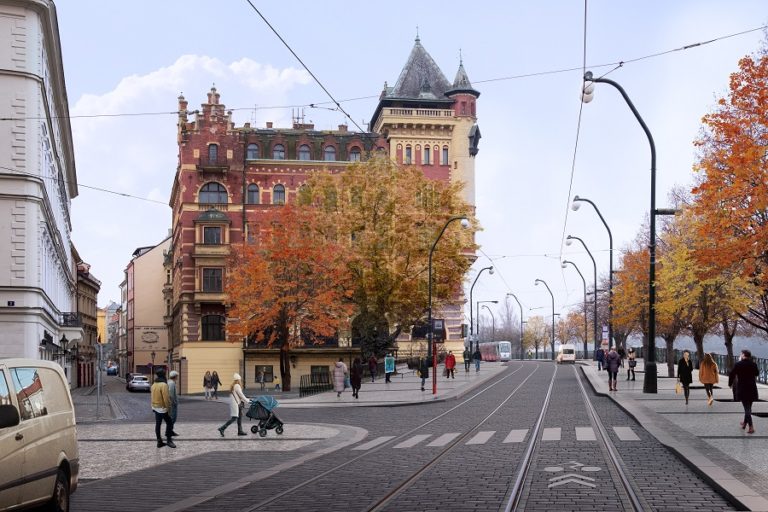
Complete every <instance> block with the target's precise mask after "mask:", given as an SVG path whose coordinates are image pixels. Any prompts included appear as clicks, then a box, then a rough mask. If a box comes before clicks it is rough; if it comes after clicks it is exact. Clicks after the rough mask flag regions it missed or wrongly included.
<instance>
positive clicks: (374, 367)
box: [368, 354, 379, 382]
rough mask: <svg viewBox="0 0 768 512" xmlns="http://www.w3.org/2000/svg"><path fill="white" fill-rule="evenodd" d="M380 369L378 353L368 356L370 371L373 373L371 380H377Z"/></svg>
mask: <svg viewBox="0 0 768 512" xmlns="http://www.w3.org/2000/svg"><path fill="white" fill-rule="evenodd" d="M378 371H379V362H378V361H377V360H376V355H375V354H371V357H369V358H368V373H370V374H371V382H374V381H375V380H376V374H377V373H378Z"/></svg>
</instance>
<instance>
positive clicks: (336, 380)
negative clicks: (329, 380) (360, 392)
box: [333, 357, 347, 398]
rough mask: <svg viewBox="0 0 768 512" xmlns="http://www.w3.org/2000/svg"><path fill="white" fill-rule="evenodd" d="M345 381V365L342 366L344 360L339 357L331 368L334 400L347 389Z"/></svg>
mask: <svg viewBox="0 0 768 512" xmlns="http://www.w3.org/2000/svg"><path fill="white" fill-rule="evenodd" d="M346 381H347V365H345V364H344V359H342V358H341V357H340V358H339V360H338V361H336V365H335V366H334V368H333V390H334V391H335V392H336V398H339V397H340V396H341V393H342V391H344V388H346V387H347V386H346V383H347V382H346Z"/></svg>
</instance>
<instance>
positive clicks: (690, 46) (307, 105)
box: [0, 25, 768, 131]
mask: <svg viewBox="0 0 768 512" xmlns="http://www.w3.org/2000/svg"><path fill="white" fill-rule="evenodd" d="M766 28H768V25H761V26H759V27H755V28H751V29H748V30H742V31H741V32H735V33H733V34H727V35H724V36H720V37H715V38H713V39H709V40H706V41H700V42H697V43H691V44H687V45H685V46H680V47H678V48H672V49H670V50H665V51H661V52H656V53H651V54H648V55H643V56H640V57H635V58H632V59H626V60H619V61H615V62H607V63H604V64H594V65H588V66H585V65H584V64H582V65H581V66H577V67H571V68H561V69H553V70H548V71H534V72H531V73H523V74H520V75H510V76H503V77H498V78H487V79H485V80H473V81H472V83H476V84H482V83H490V82H502V81H507V80H520V79H523V78H534V77H538V76H547V75H557V74H562V73H571V72H573V71H582V70H583V69H585V68H587V67H588V68H592V69H599V68H607V67H611V66H614V68H613V69H611V70H610V71H608V72H607V73H606V75H607V74H608V73H612V72H613V71H615V70H616V69H619V68H622V67H624V66H626V65H627V64H633V63H635V62H640V61H643V60H647V59H652V58H655V57H662V56H664V55H669V54H671V53H676V52H682V51H685V50H691V49H694V48H699V47H702V46H705V45H708V44H712V43H716V42H719V41H723V40H725V39H730V38H733V37H738V36H742V35H745V34H751V33H752V32H757V31H759V30H764V29H766ZM602 76H605V75H602ZM378 97H379V95H378V94H373V95H370V96H358V97H355V98H349V99H344V100H338V101H336V100H333V101H315V102H312V103H303V104H297V105H267V106H260V107H253V106H251V107H233V108H229V109H227V110H231V111H233V112H235V111H240V110H281V109H289V108H302V107H304V108H319V105H326V104H332V105H338V104H339V103H348V102H350V101H359V100H369V99H375V98H378ZM189 113H199V111H197V110H194V111H189ZM178 114H179V111H178V110H174V111H158V112H123V113H113V114H80V115H74V116H49V117H42V116H34V117H0V121H24V120H42V119H94V118H100V117H130V116H160V115H174V116H176V115H178ZM344 114H345V115H347V114H346V112H344ZM347 117H348V118H349V116H348V115H347ZM352 122H353V123H354V121H352ZM354 124H355V126H356V127H357V128H358V129H360V127H359V125H358V124H357V123H354ZM360 130H361V131H364V130H362V129H360Z"/></svg>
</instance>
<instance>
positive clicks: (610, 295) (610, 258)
mask: <svg viewBox="0 0 768 512" xmlns="http://www.w3.org/2000/svg"><path fill="white" fill-rule="evenodd" d="M581 202H584V203H589V204H591V205H592V208H594V209H595V211H596V212H597V216H598V217H600V220H601V221H603V226H605V229H606V230H607V231H608V250H609V251H610V252H609V254H608V261H609V263H608V265H609V266H608V348H611V346H612V345H613V235H612V234H611V228H609V227H608V223H607V222H605V219H604V218H603V214H602V213H600V210H599V209H598V208H597V205H596V204H595V203H593V202H592V201H590V200H589V199H587V198H586V197H579V196H574V197H573V203H572V204H571V209H572V210H573V211H577V210H578V209H579V206H581V205H580V204H579V203H581Z"/></svg>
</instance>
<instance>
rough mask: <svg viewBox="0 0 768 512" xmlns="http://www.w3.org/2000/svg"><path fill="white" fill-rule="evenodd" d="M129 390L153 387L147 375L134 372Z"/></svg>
mask: <svg viewBox="0 0 768 512" xmlns="http://www.w3.org/2000/svg"><path fill="white" fill-rule="evenodd" d="M127 386H128V391H149V388H150V387H151V385H150V383H149V377H147V376H146V375H137V374H135V373H134V374H133V376H132V377H131V380H130V381H128V384H127Z"/></svg>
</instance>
